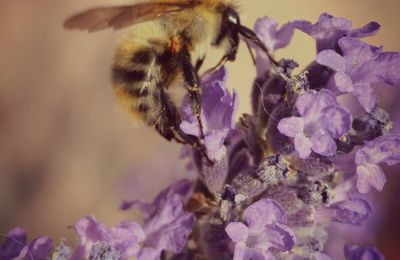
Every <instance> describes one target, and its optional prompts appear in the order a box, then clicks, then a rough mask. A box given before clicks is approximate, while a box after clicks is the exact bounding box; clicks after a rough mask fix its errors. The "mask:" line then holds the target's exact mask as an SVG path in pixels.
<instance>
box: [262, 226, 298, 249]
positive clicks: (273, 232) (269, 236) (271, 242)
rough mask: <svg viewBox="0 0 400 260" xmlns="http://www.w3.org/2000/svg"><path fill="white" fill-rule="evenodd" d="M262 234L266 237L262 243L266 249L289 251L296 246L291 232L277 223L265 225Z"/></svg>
mask: <svg viewBox="0 0 400 260" xmlns="http://www.w3.org/2000/svg"><path fill="white" fill-rule="evenodd" d="M264 232H265V235H266V237H265V240H264V243H266V247H268V248H275V249H277V250H280V251H289V250H291V249H292V248H293V247H294V246H295V244H296V242H295V235H294V233H293V231H292V230H291V229H290V228H289V227H287V226H286V225H282V224H279V223H275V224H272V225H267V226H266V229H265V231H264Z"/></svg>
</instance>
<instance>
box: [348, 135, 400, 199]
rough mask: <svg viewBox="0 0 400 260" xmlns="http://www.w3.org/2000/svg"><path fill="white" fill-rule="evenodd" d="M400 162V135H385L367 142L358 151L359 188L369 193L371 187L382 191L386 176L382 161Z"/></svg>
mask: <svg viewBox="0 0 400 260" xmlns="http://www.w3.org/2000/svg"><path fill="white" fill-rule="evenodd" d="M399 162H400V135H384V136H381V137H378V138H376V139H374V140H372V141H370V142H368V143H366V144H365V145H364V146H363V147H362V148H361V149H359V150H358V151H357V152H356V157H355V163H356V165H357V170H356V172H357V189H358V191H359V192H361V193H367V192H368V191H369V190H370V189H371V187H374V188H375V189H377V190H378V191H382V189H383V186H384V185H385V183H386V177H385V174H384V173H383V170H382V168H381V167H380V166H379V164H380V163H386V164H387V165H394V164H397V163H399Z"/></svg>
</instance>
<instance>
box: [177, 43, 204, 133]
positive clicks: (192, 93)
mask: <svg viewBox="0 0 400 260" xmlns="http://www.w3.org/2000/svg"><path fill="white" fill-rule="evenodd" d="M180 58H181V62H182V72H183V78H184V80H185V82H186V84H185V86H186V89H187V90H188V92H189V98H190V103H191V106H192V111H193V115H194V116H195V117H196V119H197V122H198V123H199V128H200V138H201V139H204V127H203V122H202V121H201V117H200V112H201V100H200V80H199V76H198V75H197V72H196V69H195V68H194V67H193V65H192V62H191V58H190V53H189V51H188V50H187V48H183V50H182V51H181V53H180Z"/></svg>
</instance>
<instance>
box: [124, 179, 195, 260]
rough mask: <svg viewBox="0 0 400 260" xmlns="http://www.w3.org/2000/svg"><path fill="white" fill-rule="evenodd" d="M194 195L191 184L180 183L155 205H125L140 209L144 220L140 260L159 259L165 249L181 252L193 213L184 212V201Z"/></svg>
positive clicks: (164, 192)
mask: <svg viewBox="0 0 400 260" xmlns="http://www.w3.org/2000/svg"><path fill="white" fill-rule="evenodd" d="M191 192H192V183H191V182H190V181H187V180H181V181H178V182H176V183H174V184H172V185H171V186H170V187H168V188H167V189H165V190H164V191H162V192H161V193H160V194H159V195H158V196H157V198H156V199H155V200H154V202H153V203H151V204H149V203H146V202H142V201H134V202H131V203H127V202H125V203H124V205H123V206H124V207H123V208H124V209H129V208H130V207H132V206H133V207H138V208H139V210H140V211H141V213H142V215H143V217H144V225H143V232H144V237H145V239H143V240H141V242H142V241H143V247H142V248H141V249H140V251H139V252H138V254H137V259H138V260H142V259H143V260H147V259H149V260H150V259H159V258H160V255H161V253H162V251H163V250H167V251H172V252H174V253H179V252H181V251H182V249H183V247H184V245H185V244H186V241H187V239H188V237H189V235H190V233H191V232H192V227H193V225H194V222H195V217H194V215H193V214H191V213H188V212H186V211H185V210H184V209H183V200H184V198H185V197H187V196H189V195H190V194H191Z"/></svg>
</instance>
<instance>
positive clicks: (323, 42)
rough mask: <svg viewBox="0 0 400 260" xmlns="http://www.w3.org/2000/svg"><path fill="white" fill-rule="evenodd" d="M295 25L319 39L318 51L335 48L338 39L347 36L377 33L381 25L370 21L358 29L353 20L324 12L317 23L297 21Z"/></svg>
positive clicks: (364, 35) (365, 35) (360, 36)
mask: <svg viewBox="0 0 400 260" xmlns="http://www.w3.org/2000/svg"><path fill="white" fill-rule="evenodd" d="M294 26H295V27H296V28H297V29H299V30H301V31H303V32H305V33H307V34H308V35H310V36H311V37H313V38H315V39H316V40H317V52H321V51H323V50H327V49H335V48H336V44H337V41H338V40H339V39H340V38H342V37H345V36H350V37H357V38H363V37H367V36H372V35H374V34H376V33H377V32H378V30H379V28H380V25H379V24H378V23H376V22H370V23H368V24H366V25H365V26H363V27H362V28H358V29H351V27H352V23H351V21H349V20H347V19H345V18H338V17H334V16H332V15H330V14H327V13H324V14H322V15H320V17H319V18H318V21H317V22H316V23H315V24H311V23H310V22H308V21H296V22H295V24H294Z"/></svg>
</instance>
